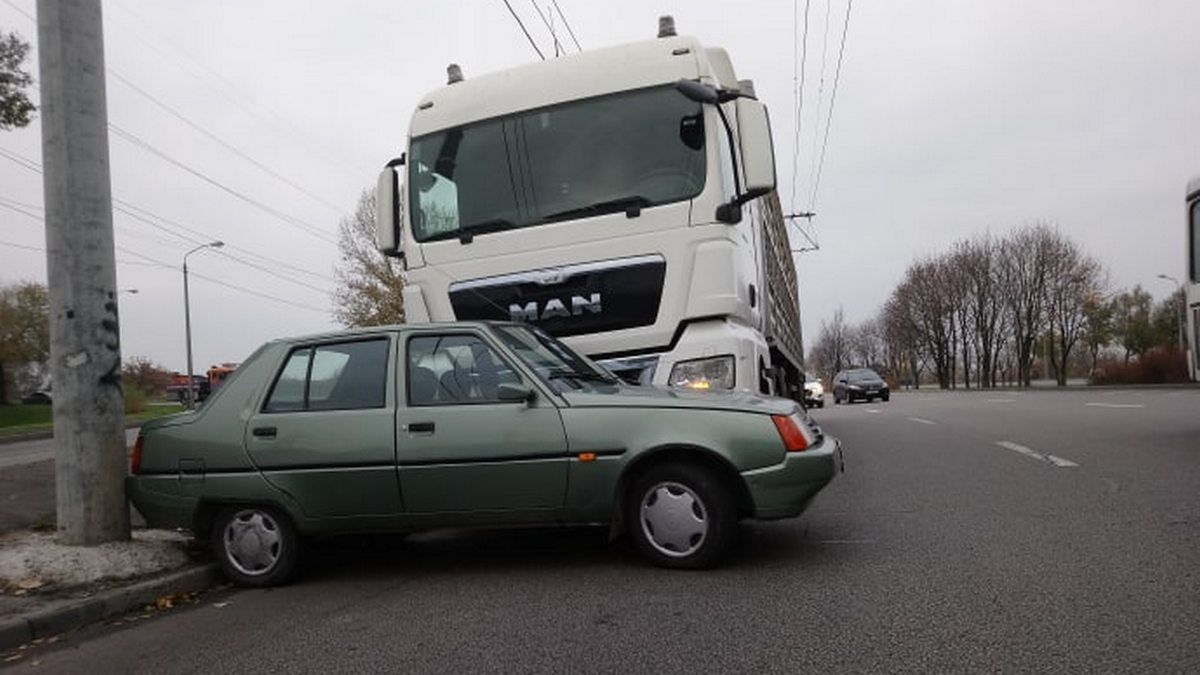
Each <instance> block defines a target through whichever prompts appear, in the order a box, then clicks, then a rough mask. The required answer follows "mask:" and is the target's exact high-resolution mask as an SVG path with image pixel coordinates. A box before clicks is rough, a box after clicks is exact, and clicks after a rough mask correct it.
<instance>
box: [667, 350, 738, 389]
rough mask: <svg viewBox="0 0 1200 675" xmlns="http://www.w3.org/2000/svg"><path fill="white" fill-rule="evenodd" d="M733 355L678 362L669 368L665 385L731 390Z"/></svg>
mask: <svg viewBox="0 0 1200 675" xmlns="http://www.w3.org/2000/svg"><path fill="white" fill-rule="evenodd" d="M735 381H736V378H735V377H734V365H733V355H731V354H726V355H724V356H712V357H708V358H704V359H692V360H691V361H680V362H679V363H676V364H675V365H674V367H672V368H671V376H670V377H669V378H667V384H668V385H670V386H672V387H680V388H683V389H699V390H705V389H733V385H734V382H735Z"/></svg>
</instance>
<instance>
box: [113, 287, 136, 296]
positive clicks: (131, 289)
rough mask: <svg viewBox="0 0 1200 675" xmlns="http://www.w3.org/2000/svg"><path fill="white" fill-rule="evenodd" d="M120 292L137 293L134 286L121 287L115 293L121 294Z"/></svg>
mask: <svg viewBox="0 0 1200 675" xmlns="http://www.w3.org/2000/svg"><path fill="white" fill-rule="evenodd" d="M122 293H128V294H130V295H137V293H138V289H136V288H122V289H121V290H119V291H117V295H121V294H122Z"/></svg>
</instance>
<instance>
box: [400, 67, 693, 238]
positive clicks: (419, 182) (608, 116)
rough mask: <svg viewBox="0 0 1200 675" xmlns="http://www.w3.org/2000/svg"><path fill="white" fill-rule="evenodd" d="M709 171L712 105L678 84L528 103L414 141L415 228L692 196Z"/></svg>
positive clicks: (471, 228) (532, 218) (587, 211)
mask: <svg viewBox="0 0 1200 675" xmlns="http://www.w3.org/2000/svg"><path fill="white" fill-rule="evenodd" d="M704 178H705V156H704V115H703V111H702V109H701V107H700V105H699V104H698V103H695V102H693V101H691V100H689V99H687V98H685V97H684V96H683V95H682V94H680V93H679V92H678V91H676V90H675V88H674V87H673V86H671V87H655V88H651V89H639V90H636V91H629V92H622V93H619V94H611V95H608V96H603V97H599V98H592V99H586V100H582V101H574V102H571V103H565V104H562V105H557V106H553V107H549V108H541V109H537V110H529V111H524V112H520V113H516V114H513V115H508V116H504V117H498V118H494V119H490V120H486V121H483V122H477V123H474V124H470V125H466V126H462V127H454V128H451V129H446V130H443V131H438V132H436V133H432V134H428V135H425V136H421V137H418V138H414V139H413V140H412V143H411V147H410V149H409V180H408V185H409V190H410V195H409V204H412V205H414V207H415V208H413V209H412V213H411V217H412V227H413V237H414V239H416V240H417V241H421V242H424V241H435V240H438V239H452V238H455V237H459V236H463V235H467V234H471V235H474V234H481V233H485V232H494V231H497V230H506V229H514V228H520V227H528V226H530V225H538V224H541V223H547V222H554V221H558V220H566V219H570V218H581V217H587V216H593V215H600V214H603V213H613V212H618V211H626V210H628V209H640V208H644V207H648V206H654V205H658V204H666V203H669V202H676V201H682V200H686V199H691V198H693V197H695V196H696V195H698V194H699V193H700V191H701V190H702V189H703V188H704Z"/></svg>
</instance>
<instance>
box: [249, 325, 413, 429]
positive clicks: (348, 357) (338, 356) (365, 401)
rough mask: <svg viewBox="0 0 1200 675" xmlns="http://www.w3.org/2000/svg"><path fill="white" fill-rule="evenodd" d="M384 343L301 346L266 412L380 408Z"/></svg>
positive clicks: (383, 386) (281, 375) (384, 374)
mask: <svg viewBox="0 0 1200 675" xmlns="http://www.w3.org/2000/svg"><path fill="white" fill-rule="evenodd" d="M388 345H389V340H388V339H387V338H379V339H372V340H356V341H353V342H338V343H332V344H322V345H316V346H313V347H301V348H299V349H296V350H295V351H293V352H292V353H291V355H290V356H288V360H287V363H286V364H284V367H283V370H281V371H280V373H279V377H278V379H277V380H276V381H275V386H274V387H273V388H272V390H271V394H270V396H269V397H268V398H267V403H266V406H264V410H265V411H266V412H288V411H297V410H354V409H359V408H382V407H383V406H384V404H385V398H386V394H387V363H388V351H389V350H388Z"/></svg>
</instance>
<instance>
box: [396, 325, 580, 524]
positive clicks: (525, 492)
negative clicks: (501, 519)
mask: <svg viewBox="0 0 1200 675" xmlns="http://www.w3.org/2000/svg"><path fill="white" fill-rule="evenodd" d="M402 342H403V344H402V345H401V353H402V354H404V358H403V364H404V367H403V369H402V370H403V371H404V372H403V375H402V377H403V386H402V387H401V388H400V392H401V402H400V405H399V407H398V408H397V413H396V425H397V428H396V438H397V447H396V457H397V463H398V464H399V469H398V471H399V474H400V485H401V489H402V493H403V495H404V508H405V511H406V512H409V513H414V514H431V513H467V512H485V511H489V512H525V513H529V514H536V513H548V512H551V511H554V510H558V509H561V508H562V505H563V501H564V499H565V495H566V487H567V466H568V458H567V440H566V433H565V432H564V430H563V426H562V420H561V418H560V417H559V413H558V409H557V408H556V407H555V405H554V403H553V402H552V401H550V400H549V399H547V398H546V397H545V396H536V397H535V398H534V399H533V400H531V401H528V402H526V401H516V402H514V401H500V400H499V398H498V396H497V393H496V391H497V386H498V385H499V384H500V383H506V382H507V383H523V384H526V385H529V386H531V387H534V388H535V389H536V387H535V386H534V383H533V382H529V381H525V376H524V375H522V373H521V371H520V370H519V369H518V368H516V367H514V364H513V363H512V362H511V361H510V360H509V359H508V358H507V357H506V356H504V355H503V354H502V352H501V350H499V349H497V348H496V347H495V346H494V345H492V344H491V343H490V342H489V340H487V339H486V338H485V337H484V335H483V334H482V333H477V332H464V331H445V332H438V331H432V330H430V331H414V332H411V333H409V334H408V335H407V336H405V337H404V338H403V339H402Z"/></svg>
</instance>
